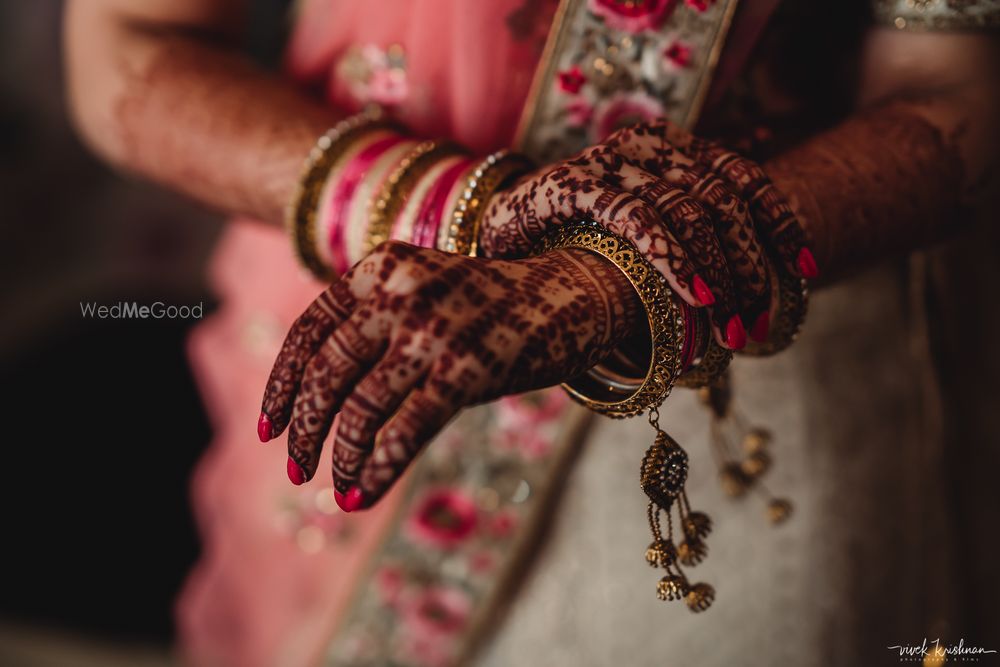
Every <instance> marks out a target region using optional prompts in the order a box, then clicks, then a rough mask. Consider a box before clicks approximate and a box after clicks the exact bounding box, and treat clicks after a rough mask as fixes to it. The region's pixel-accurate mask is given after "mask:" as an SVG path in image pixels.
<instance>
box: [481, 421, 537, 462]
mask: <svg viewBox="0 0 1000 667" xmlns="http://www.w3.org/2000/svg"><path fill="white" fill-rule="evenodd" d="M492 442H493V444H494V445H495V446H496V447H497V448H498V449H501V450H505V451H511V452H517V453H518V454H520V455H521V456H522V457H524V458H525V459H526V460H528V461H537V460H538V459H541V458H544V457H545V456H547V455H548V453H549V452H550V451H551V450H552V438H551V437H550V436H549V435H548V434H546V433H541V432H539V431H538V430H535V429H532V430H508V429H498V430H497V432H496V433H495V434H494V436H493V438H492Z"/></svg>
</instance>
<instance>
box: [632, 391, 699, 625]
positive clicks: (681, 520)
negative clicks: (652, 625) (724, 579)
mask: <svg viewBox="0 0 1000 667" xmlns="http://www.w3.org/2000/svg"><path fill="white" fill-rule="evenodd" d="M649 423H650V425H651V426H652V427H653V429H654V430H655V431H656V439H655V440H654V441H653V444H652V445H651V446H650V448H649V449H648V450H646V455H645V456H644V457H643V459H642V469H641V471H640V473H639V483H640V485H641V486H642V490H643V491H644V492H645V493H646V495H647V496H649V504H648V505H647V507H646V515H647V517H648V518H649V528H650V530H651V531H652V533H653V542H652V543H651V544H650V545H649V548H648V549H646V562H647V563H649V564H650V566H652V567H662V568H663V569H664V571H665V572H666V574H665V575H664V576H663V577H662V578H661V579H660V581H659V582H658V583H657V585H656V596H657V597H658V598H660V599H661V600H684V601H685V603H686V604H687V606H688V609H690V610H691V611H693V612H699V611H705V610H706V609H708V608H709V606H710V605H711V604H712V601H713V600H714V599H715V589H714V588H712V586H710V585H709V584H706V583H702V582H698V583H694V584H692V583H691V582H690V581H688V578H687V575H686V574H684V571H683V570H682V569H681V565H684V566H685V567H693V566H695V565H697V564H698V563H700V562H701V561H702V560H703V559H704V558H705V556H706V555H707V554H708V546H707V545H706V544H705V538H706V537H707V536H708V534H709V532H711V530H712V520H711V519H710V518H709V517H708V515H707V514H705V513H703V512H692V511H691V505H690V503H689V502H688V497H687V493H686V492H685V490H684V483H685V482H686V481H687V474H688V456H687V453H686V452H685V451H684V450H683V449H681V447H680V445H678V444H677V442H676V441H675V440H674V439H673V438H671V437H670V436H669V435H667V433H666V432H665V431H664V430H663V429H661V428H660V413H659V411H658V410H657V409H656V408H651V409H650V411H649ZM675 508H676V513H677V519H678V525H679V526H680V531H681V536H682V537H683V538H684V539H683V540H682V541H681V542H680V544H676V543H675V542H674V519H673V515H674V509H675ZM661 515H662V516H665V517H666V522H667V531H666V534H664V532H663V528H662V525H661V523H660V517H661Z"/></svg>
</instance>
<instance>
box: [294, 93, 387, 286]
mask: <svg viewBox="0 0 1000 667" xmlns="http://www.w3.org/2000/svg"><path fill="white" fill-rule="evenodd" d="M389 126H390V124H389V123H388V122H386V121H384V120H383V119H382V113H381V111H380V110H379V109H378V108H375V107H372V108H369V109H366V110H365V111H362V112H361V113H359V114H357V115H354V116H351V117H350V118H346V119H344V120H342V121H340V122H339V123H337V124H336V125H334V126H333V127H332V128H330V130H328V131H327V132H326V133H325V134H324V135H323V136H322V137H320V138H319V140H318V141H317V142H316V145H315V146H313V148H312V150H311V151H309V156H308V157H307V158H306V161H305V164H304V165H303V167H302V175H301V176H300V177H299V182H298V186H297V187H296V190H295V194H294V195H293V196H292V200H291V202H290V203H289V205H288V209H287V211H286V214H285V226H286V228H287V230H288V233H289V236H290V237H291V240H292V247H293V248H294V249H295V254H296V255H297V256H298V258H299V262H301V264H302V265H303V266H304V267H305V268H306V269H308V270H309V271H310V272H311V273H312V274H313V275H314V276H316V277H317V278H318V279H320V280H324V281H325V280H330V279H332V278H333V271H332V270H331V268H330V267H329V266H327V265H326V264H325V263H324V262H323V260H322V258H320V256H319V254H318V253H317V250H316V213H317V211H318V209H319V199H320V195H321V194H322V192H323V187H324V185H325V184H326V180H327V178H328V177H329V175H330V172H331V171H332V170H333V168H334V166H335V165H336V164H337V162H338V161H339V160H340V158H342V157H343V156H344V154H345V153H346V152H347V150H348V149H349V148H350V146H351V144H353V143H354V142H355V141H356V140H357V139H359V138H360V137H361V136H362V135H363V134H365V133H366V132H369V131H371V130H375V129H378V128H382V127H389Z"/></svg>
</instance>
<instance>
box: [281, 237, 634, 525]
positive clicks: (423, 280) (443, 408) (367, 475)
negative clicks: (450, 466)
mask: <svg viewBox="0 0 1000 667" xmlns="http://www.w3.org/2000/svg"><path fill="white" fill-rule="evenodd" d="M641 314H642V307H641V304H640V303H639V299H638V295H637V294H636V293H635V291H634V288H633V287H632V286H631V283H629V281H628V279H627V278H626V277H625V275H624V274H623V273H622V272H621V271H620V270H619V269H618V268H617V267H615V266H614V265H613V264H611V263H610V262H608V261H607V260H605V259H604V258H602V257H600V256H598V255H596V254H594V253H591V252H589V251H586V250H580V249H566V250H560V251H556V252H551V253H548V254H546V255H542V256H540V257H532V258H528V259H524V260H519V261H503V260H482V259H473V258H469V257H464V256H460V255H452V254H447V253H442V252H439V251H436V250H429V249H422V248H417V247H415V246H410V245H406V244H403V243H399V242H387V243H384V244H382V245H381V246H379V248H377V249H376V251H375V252H373V253H372V254H371V255H369V256H368V257H367V258H366V259H364V260H362V262H361V263H359V264H358V265H357V266H356V267H355V268H354V269H352V270H351V271H349V272H348V273H347V274H346V275H345V276H344V278H343V279H342V280H339V281H337V282H336V283H334V284H333V285H332V286H331V287H330V288H329V289H328V290H326V291H325V292H324V293H323V294H322V295H320V297H319V298H318V299H317V300H316V301H315V302H314V303H313V304H312V305H311V306H310V307H309V309H307V311H306V313H305V314H303V316H302V317H300V318H299V320H297V321H296V323H295V325H293V327H292V330H291V331H290V332H289V334H288V336H287V338H286V339H285V343H284V345H283V347H282V350H281V353H280V354H279V355H278V359H277V361H276V362H275V366H274V369H273V370H272V372H271V379H270V380H269V381H268V385H267V389H266V391H265V395H264V401H263V407H264V413H265V414H266V415H267V416H268V417H269V418H270V419H271V421H272V422H273V433H272V434H271V436H272V437H275V436H277V435H278V434H280V433H281V431H282V430H283V429H284V428H285V427H286V425H290V426H289V427H288V428H289V441H288V448H289V456H290V458H291V459H292V461H293V462H294V464H295V465H297V466H299V468H300V469H301V471H302V479H298V478H297V477H293V481H304V480H307V479H310V478H311V477H313V476H314V475H315V472H316V465H317V462H318V460H319V455H320V451H321V449H322V445H323V441H324V440H326V439H327V436H328V434H329V431H330V429H331V426H332V425H333V423H334V417H335V416H337V415H338V414H339V417H338V419H337V422H336V433H335V436H334V438H333V447H334V450H333V477H334V486H335V489H336V491H337V493H336V497H337V499H338V502H340V503H342V506H343V507H345V508H346V509H348V510H352V509H357V508H359V507H365V506H368V505H370V504H372V503H373V502H375V501H376V500H377V499H378V498H380V497H381V496H382V495H383V494H384V493H385V491H386V490H387V489H388V488H389V487H390V486H391V485H392V483H394V482H395V480H396V479H398V477H399V476H400V475H401V474H402V472H403V470H404V469H405V468H406V466H407V465H408V464H409V463H410V461H412V459H413V458H414V456H416V454H417V453H418V452H419V451H420V450H421V448H422V447H423V446H424V444H425V443H426V442H427V440H429V439H430V438H431V437H432V436H433V435H434V434H435V433H437V432H438V431H439V430H440V429H441V428H442V427H443V426H444V425H445V424H446V423H447V422H448V420H449V419H451V417H452V416H454V414H455V413H456V412H457V411H458V410H460V409H461V408H462V407H465V406H467V405H471V404H475V403H481V402H484V401H488V400H492V399H494V398H497V397H499V396H502V395H505V394H509V393H517V392H521V391H527V390H529V389H535V388H539V387H544V386H549V385H552V384H556V383H558V382H561V381H564V380H567V379H570V378H572V377H574V376H576V375H578V374H580V373H582V372H583V371H585V370H586V369H588V368H590V367H591V366H593V365H594V364H596V363H598V362H599V361H600V360H601V359H603V358H604V357H605V356H606V355H607V354H609V353H610V352H611V350H612V349H614V347H615V346H617V345H618V344H620V343H621V342H622V341H623V340H625V339H626V338H627V337H628V336H629V334H630V333H631V331H632V329H633V327H634V326H635V325H636V323H637V322H639V321H640V319H641ZM291 470H293V469H292V468H290V471H291ZM290 476H291V473H290Z"/></svg>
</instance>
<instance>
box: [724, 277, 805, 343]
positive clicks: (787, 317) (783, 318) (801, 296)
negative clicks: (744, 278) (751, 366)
mask: <svg viewBox="0 0 1000 667" xmlns="http://www.w3.org/2000/svg"><path fill="white" fill-rule="evenodd" d="M772 277H773V276H772ZM771 303H776V304H778V307H777V311H776V312H775V314H774V315H773V316H772V318H771V327H770V329H769V331H768V334H767V340H765V341H763V342H760V343H758V342H756V341H753V340H749V341H747V346H746V347H745V348H743V350H741V351H742V352H743V353H744V354H748V355H750V356H754V357H764V356H769V355H772V354H777V353H778V352H781V351H782V350H784V349H785V348H787V347H788V346H789V345H791V344H792V343H793V342H795V339H796V338H798V335H799V329H801V327H802V323H803V322H804V321H805V319H806V312H807V310H808V308H809V289H808V287H807V286H806V281H805V280H804V279H803V278H797V277H795V276H793V275H791V274H789V273H788V272H786V271H779V277H778V279H777V280H772V281H771Z"/></svg>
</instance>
